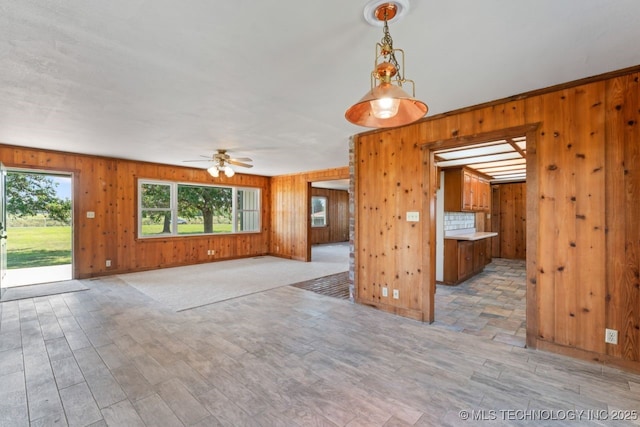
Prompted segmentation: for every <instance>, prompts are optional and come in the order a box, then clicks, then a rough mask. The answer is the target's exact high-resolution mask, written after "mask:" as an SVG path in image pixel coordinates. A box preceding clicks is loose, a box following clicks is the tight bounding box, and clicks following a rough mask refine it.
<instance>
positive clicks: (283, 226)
mask: <svg viewBox="0 0 640 427" xmlns="http://www.w3.org/2000/svg"><path fill="white" fill-rule="evenodd" d="M348 178H349V168H348V167H346V166H345V167H342V168H333V169H325V170H320V171H312V172H306V173H299V174H292V175H281V176H276V177H272V178H271V206H272V212H271V236H270V253H271V254H272V255H275V256H280V257H283V258H290V259H296V260H300V261H311V221H310V219H311V216H310V206H311V182H314V181H330V180H334V179H348Z"/></svg>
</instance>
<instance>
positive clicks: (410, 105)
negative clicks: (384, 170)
mask: <svg viewBox="0 0 640 427" xmlns="http://www.w3.org/2000/svg"><path fill="white" fill-rule="evenodd" d="M372 3H373V6H375V9H373V14H374V16H375V19H377V20H379V21H383V23H384V24H383V34H384V35H383V37H382V40H381V41H380V42H379V43H376V56H375V60H374V67H373V71H372V72H371V90H369V92H367V93H366V94H365V95H364V96H363V97H362V98H361V99H360V100H359V101H358V102H356V103H355V104H354V105H353V106H352V107H351V108H349V109H348V110H347V111H346V112H345V114H344V116H345V118H346V119H347V120H348V121H350V122H351V123H353V124H356V125H359V126H366V127H372V128H387V127H395V126H402V125H407V124H409V123H413V122H415V121H416V120H418V119H420V118H422V117H424V115H425V114H427V111H428V110H429V108H428V107H427V104H425V103H424V102H422V101H419V100H417V99H416V98H415V83H414V82H413V80H409V79H405V77H404V71H403V70H404V51H403V50H402V49H394V47H393V39H392V38H391V34H390V33H389V26H388V21H389V20H391V19H393V18H394V17H395V16H396V13H397V12H398V4H396V3H380V2H379V1H377V0H374V1H373V2H372ZM400 3H401V4H402V6H403V7H404V8H406V7H407V6H408V2H407V1H402V2H400ZM369 7H371V6H369ZM367 14H368V11H367V9H365V18H367ZM367 20H369V19H367ZM396 53H400V54H401V59H402V61H401V62H402V67H401V66H400V63H398V60H397V59H396ZM405 83H411V86H412V95H409V94H408V93H407V92H405V91H404V90H403V89H402V85H403V84H405Z"/></svg>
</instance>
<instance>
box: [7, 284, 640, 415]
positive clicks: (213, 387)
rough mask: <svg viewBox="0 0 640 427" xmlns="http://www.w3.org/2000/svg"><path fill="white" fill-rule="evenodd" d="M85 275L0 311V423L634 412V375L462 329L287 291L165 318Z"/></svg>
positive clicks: (638, 383)
mask: <svg viewBox="0 0 640 427" xmlns="http://www.w3.org/2000/svg"><path fill="white" fill-rule="evenodd" d="M83 283H85V284H86V285H87V286H88V287H89V288H91V289H90V290H88V291H83V292H76V293H71V294H63V295H55V296H49V297H41V298H33V299H27V300H21V301H12V302H6V303H1V304H0V384H1V387H0V425H2V426H28V425H32V426H49V425H70V426H104V425H112V426H145V425H146V426H183V425H194V426H219V425H222V426H308V425H315V426H351V427H354V426H411V425H413V426H447V425H471V424H477V422H472V421H466V420H464V419H463V418H464V417H465V414H467V413H465V412H462V413H461V411H469V412H468V413H469V414H471V416H472V417H475V418H478V417H480V418H484V419H488V418H496V419H495V420H494V421H491V423H490V425H524V424H540V423H539V422H536V421H531V420H524V421H519V420H518V419H519V418H520V419H521V418H526V417H529V418H534V419H539V418H540V417H545V416H547V417H548V416H555V417H556V418H561V417H565V419H560V420H558V421H554V422H553V423H550V422H546V424H545V423H544V422H543V423H542V424H543V425H553V426H561V425H581V426H583V425H602V426H605V425H607V426H608V425H639V422H638V421H632V420H626V421H621V422H617V423H616V422H612V421H611V420H605V419H604V418H605V417H610V416H612V415H611V414H621V413H618V412H614V411H616V410H629V411H633V410H636V411H637V410H638V409H639V408H640V393H639V392H638V390H640V375H636V374H632V373H629V372H624V371H620V370H617V369H614V368H611V367H608V366H603V365H599V364H594V363H589V362H584V361H580V360H574V359H570V358H567V357H563V356H559V355H555V354H550V353H544V352H537V351H532V350H528V349H524V348H521V347H520V346H517V345H512V344H510V343H504V342H500V341H499V340H496V339H489V337H488V336H484V335H482V334H480V336H475V335H474V334H470V333H464V330H465V329H467V330H470V328H469V327H467V326H465V327H464V328H462V330H460V331H456V330H450V329H446V328H444V327H441V326H437V325H436V326H434V325H425V324H422V323H420V322H416V321H413V320H409V319H405V318H401V317H398V316H393V315H390V314H386V313H383V312H380V311H377V310H375V309H372V308H370V307H366V306H361V305H353V304H351V303H349V302H348V301H344V300H340V299H336V298H331V297H327V296H323V295H319V294H316V293H313V292H308V291H304V290H301V289H297V288H295V287H292V286H285V287H281V288H277V289H272V290H269V291H266V292H263V293H259V294H253V295H249V296H246V297H241V298H237V299H234V300H229V301H224V302H221V303H217V304H213V305H209V306H206V307H202V308H198V309H194V310H188V311H185V312H180V313H176V312H173V311H170V310H168V309H167V308H165V307H163V306H161V305H160V304H159V303H156V302H154V301H153V300H151V299H150V298H149V297H147V296H145V295H144V294H142V293H140V292H139V291H137V290H136V289H134V288H132V287H130V286H128V285H126V283H124V282H122V281H121V280H118V279H117V278H113V277H112V278H109V277H106V278H101V279H97V280H91V281H83ZM502 309H505V308H504V307H502ZM505 310H508V309H505ZM514 310H515V309H514ZM487 313H488V314H494V313H489V312H487ZM497 314H498V315H501V316H502V315H506V314H507V313H506V312H497ZM476 317H479V316H476ZM503 317H505V316H503ZM484 318H487V319H493V318H492V317H484ZM488 323H489V321H487V324H488ZM459 326H461V327H462V323H460V324H459ZM494 338H495V337H494ZM507 410H508V411H510V412H504V411H507ZM536 410H543V412H534V411H536ZM582 410H587V411H591V412H585V413H580V412H569V411H582ZM516 411H520V412H516ZM525 411H530V412H525ZM544 411H547V412H544ZM562 411H565V412H562ZM461 414H462V415H461ZM536 414H537V415H536ZM568 414H573V415H572V416H573V417H574V418H575V417H577V416H581V417H583V418H582V419H581V421H580V422H576V421H568V418H567V417H568V416H569V415H568ZM580 414H583V415H580ZM509 417H512V418H513V417H515V420H514V419H510V418H509ZM536 417H537V418H536ZM586 417H591V418H598V417H599V418H600V420H593V419H591V420H587V419H586ZM633 417H634V416H633V415H629V416H627V418H633Z"/></svg>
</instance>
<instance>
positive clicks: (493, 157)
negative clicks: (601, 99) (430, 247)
mask: <svg viewBox="0 0 640 427" xmlns="http://www.w3.org/2000/svg"><path fill="white" fill-rule="evenodd" d="M529 130H530V129H528V128H519V129H510V130H505V131H504V132H503V133H497V132H496V133H492V134H491V135H484V136H483V135H479V136H478V137H477V138H472V139H470V138H466V139H451V140H448V141H440V142H439V143H438V144H433V145H432V146H430V147H429V156H430V159H431V162H430V164H431V165H433V167H434V171H433V175H432V176H433V177H435V178H436V182H435V185H434V186H433V187H432V188H434V191H435V197H434V198H433V200H435V209H434V213H435V215H434V216H433V217H432V218H431V221H432V223H433V224H434V229H435V235H434V237H435V240H436V245H435V266H434V267H435V268H434V276H435V283H434V291H435V295H434V324H436V325H441V326H443V327H445V328H447V329H452V330H456V331H459V332H463V333H468V334H472V335H479V336H485V337H487V338H489V339H492V340H496V341H500V342H504V343H507V344H510V345H515V346H520V347H524V346H525V345H526V339H527V327H526V321H527V300H526V299H527V286H526V241H525V238H526V200H527V198H526V178H527V177H526V171H527V169H528V168H527V135H528V133H529ZM447 181H449V182H447ZM500 196H502V198H501V197H500ZM518 222H519V223H518Z"/></svg>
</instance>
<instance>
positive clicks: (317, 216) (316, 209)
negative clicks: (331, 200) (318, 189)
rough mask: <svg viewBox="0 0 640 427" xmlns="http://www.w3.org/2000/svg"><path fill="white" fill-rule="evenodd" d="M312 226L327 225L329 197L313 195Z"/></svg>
mask: <svg viewBox="0 0 640 427" xmlns="http://www.w3.org/2000/svg"><path fill="white" fill-rule="evenodd" d="M311 226H312V227H326V226H327V198H326V197H320V196H312V197H311Z"/></svg>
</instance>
